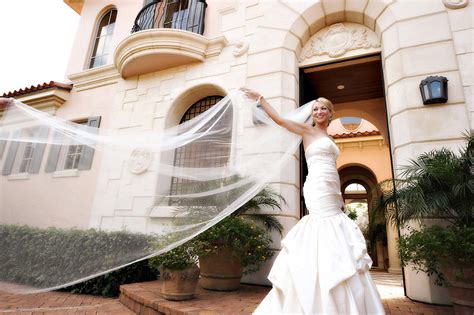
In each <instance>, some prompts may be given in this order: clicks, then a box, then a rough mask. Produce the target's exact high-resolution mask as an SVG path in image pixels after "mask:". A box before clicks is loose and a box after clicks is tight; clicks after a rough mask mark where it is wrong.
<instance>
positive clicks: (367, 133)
mask: <svg viewBox="0 0 474 315" xmlns="http://www.w3.org/2000/svg"><path fill="white" fill-rule="evenodd" d="M380 135H381V133H380V131H378V130H372V131H364V132H360V131H359V132H350V133H340V134H335V135H331V137H333V138H334V139H344V138H356V137H368V136H380Z"/></svg>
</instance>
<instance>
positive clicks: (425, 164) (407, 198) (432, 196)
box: [373, 133, 474, 226]
mask: <svg viewBox="0 0 474 315" xmlns="http://www.w3.org/2000/svg"><path fill="white" fill-rule="evenodd" d="M465 137H466V141H467V145H466V146H465V147H464V148H463V149H462V150H460V152H459V155H456V154H454V153H453V152H451V151H450V150H448V149H446V148H441V149H438V150H432V151H430V152H427V153H423V154H421V155H420V156H419V157H418V158H416V159H415V160H411V161H410V164H409V165H407V166H404V167H403V168H402V172H401V175H400V178H398V179H394V180H387V181H384V182H381V183H380V184H379V189H380V191H381V192H382V194H380V196H379V198H378V200H376V202H375V204H374V207H373V208H374V210H375V211H374V213H385V215H386V216H387V217H388V218H389V220H390V221H392V222H394V223H395V224H404V223H406V222H408V221H410V220H420V219H423V218H442V219H445V220H447V221H449V222H450V223H452V224H454V225H456V226H473V224H474V177H473V173H472V170H473V161H474V147H473V139H474V137H473V134H472V133H471V134H469V135H465Z"/></svg>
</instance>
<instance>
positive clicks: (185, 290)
mask: <svg viewBox="0 0 474 315" xmlns="http://www.w3.org/2000/svg"><path fill="white" fill-rule="evenodd" d="M156 248H161V246H158V244H156ZM149 265H150V267H152V268H154V269H157V270H159V272H160V279H161V280H162V284H161V295H162V296H163V298H165V299H167V300H172V301H183V300H189V299H192V298H193V297H194V294H195V292H196V286H197V283H198V280H199V268H198V267H197V256H196V254H195V251H194V248H193V246H192V243H191V242H187V243H185V244H182V245H180V246H178V247H176V248H174V249H172V250H170V251H168V252H166V253H163V254H161V255H158V256H155V257H153V258H150V261H149Z"/></svg>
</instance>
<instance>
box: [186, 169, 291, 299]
mask: <svg viewBox="0 0 474 315" xmlns="http://www.w3.org/2000/svg"><path fill="white" fill-rule="evenodd" d="M238 180H239V178H238V177H232V178H229V179H227V180H226V182H225V183H222V182H208V183H205V184H202V185H206V188H205V189H213V188H214V186H216V187H222V186H223V185H226V184H231V183H234V182H236V181H238ZM202 189H203V188H202V187H195V190H197V191H201V190H202ZM238 194H239V191H226V192H225V193H223V194H217V195H213V196H212V197H206V199H205V200H202V202H196V201H195V200H194V202H193V204H192V205H186V204H184V203H182V204H181V205H180V207H179V210H178V211H177V218H179V217H182V216H183V214H184V215H187V217H188V218H189V217H190V216H192V215H196V216H200V217H202V213H201V212H200V209H199V206H196V204H203V205H209V204H221V202H219V200H216V199H217V198H219V199H220V200H235V196H236V195H238ZM210 199H212V200H210ZM280 202H285V200H284V198H283V197H282V196H281V195H279V194H277V193H275V192H274V191H273V190H272V189H270V188H268V187H265V188H264V189H263V190H261V191H260V192H259V193H258V194H257V195H255V196H254V197H253V198H252V199H250V200H249V201H248V202H246V203H245V204H244V205H243V206H242V207H240V208H239V209H237V210H236V211H235V212H234V213H232V214H231V215H230V216H228V217H226V218H224V219H223V220H221V221H220V222H219V223H217V224H216V225H214V226H213V227H211V228H210V229H208V230H206V231H205V232H203V233H201V234H199V235H198V236H197V237H195V238H194V239H193V244H194V245H195V250H196V253H197V254H198V256H199V266H200V269H201V281H200V285H201V286H202V287H203V288H205V289H209V290H218V291H232V290H237V289H238V288H239V285H240V279H241V277H242V274H243V273H251V272H254V271H257V270H258V268H259V265H260V264H261V263H262V262H264V261H266V260H268V259H269V258H271V257H272V256H273V251H272V250H271V249H270V245H271V242H272V241H271V238H270V236H269V232H270V231H272V230H276V231H278V232H279V233H280V234H281V233H282V230H283V227H282V225H281V224H280V223H279V222H278V220H277V219H276V218H275V217H273V216H272V215H269V214H259V213H258V211H259V210H260V209H262V208H263V207H268V208H272V209H278V210H281V205H280ZM208 211H209V207H203V209H202V212H208ZM216 211H218V210H216ZM243 270H245V272H243Z"/></svg>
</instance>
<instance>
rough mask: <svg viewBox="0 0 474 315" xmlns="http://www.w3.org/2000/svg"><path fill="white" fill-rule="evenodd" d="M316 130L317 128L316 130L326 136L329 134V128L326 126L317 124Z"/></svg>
mask: <svg viewBox="0 0 474 315" xmlns="http://www.w3.org/2000/svg"><path fill="white" fill-rule="evenodd" d="M314 128H316V129H318V130H319V131H321V132H323V133H325V134H326V135H327V134H328V127H327V126H324V125H322V124H318V123H317V124H316V125H315V126H314Z"/></svg>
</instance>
